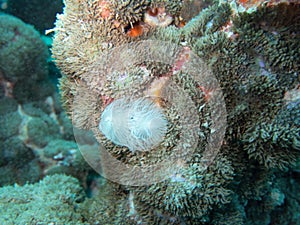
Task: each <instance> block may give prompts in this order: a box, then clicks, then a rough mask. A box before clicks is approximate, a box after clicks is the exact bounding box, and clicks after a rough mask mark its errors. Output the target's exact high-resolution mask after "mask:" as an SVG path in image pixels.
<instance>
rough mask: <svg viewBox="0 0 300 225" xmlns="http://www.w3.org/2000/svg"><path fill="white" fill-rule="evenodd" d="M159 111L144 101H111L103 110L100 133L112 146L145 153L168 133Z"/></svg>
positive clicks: (165, 122)
mask: <svg viewBox="0 0 300 225" xmlns="http://www.w3.org/2000/svg"><path fill="white" fill-rule="evenodd" d="M167 126H168V122H167V119H166V118H165V116H164V114H163V112H162V110H161V109H160V108H159V107H158V106H156V105H155V103H154V102H153V101H151V100H149V99H147V98H138V99H135V100H131V99H128V98H121V99H117V100H115V101H113V102H112V103H111V104H109V105H108V106H107V107H106V108H105V110H104V111H103V113H102V115H101V119H100V123H99V129H100V131H101V132H102V133H103V134H104V135H105V137H106V138H108V139H109V140H111V141H112V142H113V143H114V144H116V145H120V146H126V147H128V148H129V149H130V150H131V151H133V152H134V151H136V150H138V151H146V150H150V149H152V148H153V147H155V146H157V145H158V144H159V143H160V142H161V141H162V140H163V137H164V136H165V134H166V132H167Z"/></svg>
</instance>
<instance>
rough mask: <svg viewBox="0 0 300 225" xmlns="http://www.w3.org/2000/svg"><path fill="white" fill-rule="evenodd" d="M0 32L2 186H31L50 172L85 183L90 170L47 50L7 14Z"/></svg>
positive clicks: (0, 20) (0, 17)
mask: <svg viewBox="0 0 300 225" xmlns="http://www.w3.org/2000/svg"><path fill="white" fill-rule="evenodd" d="M0 30H1V35H0V59H1V60H0V102H1V104H0V125H1V131H0V153H1V154H0V162H1V163H0V172H1V174H2V175H1V179H0V185H1V186H3V185H8V184H14V183H18V184H20V185H21V184H24V183H27V182H29V183H32V182H36V181H38V180H39V179H40V178H41V177H43V176H44V175H47V174H50V173H51V174H53V173H67V174H72V175H74V176H76V177H79V178H81V179H82V180H84V177H85V176H86V175H87V173H88V170H89V167H88V166H87V164H85V163H84V160H83V158H82V156H81V155H80V152H79V151H78V148H77V145H76V144H75V142H74V137H73V128H72V125H71V123H70V121H69V119H68V118H67V116H66V114H65V113H64V111H63V110H62V108H61V105H60V104H59V99H58V96H57V93H56V89H55V86H54V84H53V83H52V82H51V80H50V78H49V76H48V75H49V71H48V66H47V60H48V57H49V53H48V49H47V46H46V45H45V44H44V43H43V41H42V40H41V38H40V35H39V33H38V32H37V31H36V30H34V28H33V27H32V26H30V25H27V24H25V23H23V22H22V21H21V20H19V19H17V18H15V17H13V16H11V15H6V14H1V15H0ZM55 142H56V144H59V145H60V148H59V149H58V147H57V146H55V144H54V143H55ZM51 151H52V152H55V154H50V152H51ZM83 182H84V181H83Z"/></svg>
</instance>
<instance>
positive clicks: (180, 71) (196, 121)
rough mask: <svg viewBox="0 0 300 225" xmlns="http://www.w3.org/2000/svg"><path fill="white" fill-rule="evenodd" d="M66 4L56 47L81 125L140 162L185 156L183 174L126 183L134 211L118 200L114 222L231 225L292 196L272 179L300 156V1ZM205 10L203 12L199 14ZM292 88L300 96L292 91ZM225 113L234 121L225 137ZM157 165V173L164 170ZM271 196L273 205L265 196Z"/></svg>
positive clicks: (115, 152) (68, 101)
mask: <svg viewBox="0 0 300 225" xmlns="http://www.w3.org/2000/svg"><path fill="white" fill-rule="evenodd" d="M65 5H66V6H65V8H64V13H63V14H60V15H58V16H57V18H58V19H57V22H56V27H55V28H54V30H53V31H54V32H55V37H54V44H53V49H52V51H53V56H54V58H55V61H56V63H57V65H58V66H59V68H60V69H61V70H62V72H63V74H64V76H63V77H62V79H61V80H60V90H61V94H62V99H63V104H64V106H65V108H66V110H67V112H68V113H69V114H70V115H71V116H72V120H73V123H74V124H75V125H76V127H78V128H80V129H83V130H88V131H92V132H93V135H94V136H95V138H96V140H97V142H98V143H99V144H100V146H102V147H103V148H104V149H105V151H106V152H108V153H109V154H110V155H111V156H112V157H113V158H114V159H117V161H118V162H120V163H122V164H125V165H127V166H128V167H132V168H133V169H132V171H134V170H135V169H136V168H141V170H143V168H144V169H145V168H147V165H148V166H149V167H151V166H155V165H157V164H159V165H162V162H165V161H167V160H168V159H170V160H173V158H176V160H174V161H172V162H173V164H174V165H173V167H172V168H174V172H173V173H172V172H171V173H167V172H166V174H167V175H168V176H166V177H164V179H160V180H159V181H158V182H152V183H150V184H149V183H147V185H144V186H143V185H139V186H135V187H134V186H130V185H128V186H127V185H126V184H128V183H126V184H125V185H123V186H122V188H121V190H119V191H118V192H119V193H120V191H121V192H122V191H123V192H124V193H127V194H128V200H127V203H125V204H127V210H128V211H126V209H123V208H122V209H119V215H123V216H121V217H120V218H116V219H115V220H114V219H112V221H118V222H114V223H124V224H133V223H134V224H206V223H207V224H220V221H223V219H224V218H227V219H225V220H226V221H228V220H229V221H228V224H229V223H230V221H231V220H232V221H234V222H232V223H233V224H241V223H242V222H241V221H246V214H247V216H250V215H251V216H252V215H253V213H254V211H255V210H257V211H259V212H261V213H262V212H263V211H260V210H262V209H263V208H264V205H265V204H270V206H268V207H269V208H268V213H271V212H275V211H276V210H277V209H276V204H277V205H282V202H280V203H278V202H276V200H275V199H271V195H272V193H273V191H275V189H274V188H275V187H276V186H277V185H278V184H276V182H275V183H273V184H271V183H268V180H270V179H271V178H272V177H273V176H276V175H275V174H276V171H279V170H286V169H287V168H289V167H290V166H292V165H293V164H295V163H296V162H297V157H298V155H299V149H300V137H299V120H298V119H297V118H299V107H300V106H299V88H297V87H299V65H300V64H299V59H300V55H299V51H297V50H296V49H299V41H298V40H299V28H300V27H299V22H297V18H298V16H297V15H299V13H300V8H299V4H298V3H292V2H286V1H284V2H281V1H277V2H269V3H268V4H265V3H263V2H260V1H247V2H245V1H240V2H239V1H220V2H218V1H215V2H212V3H211V5H210V6H208V7H206V8H205V6H204V5H201V4H199V2H197V1H195V2H192V1H191V2H189V1H186V2H184V1H159V0H157V1H147V0H144V1H130V0H128V1H104V0H102V1H101V0H99V1H76V0H68V1H65ZM197 7H198V11H200V13H197V12H196V13H194V15H193V16H191V15H190V13H192V12H193V9H194V10H195V8H197ZM202 8H203V9H202ZM193 54H195V55H196V56H197V57H199V58H198V59H195V57H194V58H193ZM196 65H197V66H196ZM213 77H215V78H216V80H214V81H213ZM216 83H218V85H217V84H216ZM292 90H297V91H296V96H297V97H295V98H294V100H291V101H287V100H285V96H287V95H288V94H287V93H291V91H292ZM175 93H177V95H176V97H174V96H175ZM171 95H174V96H173V97H171ZM141 99H147V100H141ZM216 99H218V100H220V101H216ZM223 103H224V105H225V107H223ZM214 107H215V108H214ZM129 111H131V112H129ZM221 111H222V113H218V112H221ZM224 114H226V115H225V116H226V119H225V120H224V119H223V118H222V116H224ZM187 118H188V119H187ZM219 121H223V122H224V121H225V122H226V132H224V135H225V136H224V138H221V137H223V136H222V132H220V130H222V128H224V126H218V124H219ZM218 132H219V133H218ZM214 134H216V135H215V136H214ZM217 137H220V140H219V139H218V138H217ZM212 139H213V140H214V141H215V142H214V143H210V142H212ZM144 149H148V150H147V151H143V150H144ZM149 149H150V150H149ZM191 149H192V150H191ZM207 149H210V151H208V150H207ZM90 154H91V153H90ZM93 154H94V153H93ZM187 154H188V156H187ZM102 155H103V154H102ZM175 155H176V156H175ZM208 156H211V158H213V160H211V161H209V160H207V159H209V158H207V157H208ZM102 157H103V156H102ZM87 158H89V157H87ZM102 161H108V159H106V158H102ZM92 164H93V163H92ZM104 164H105V163H104ZM99 166H100V164H99ZM99 166H97V164H94V165H93V167H94V168H96V170H97V171H98V172H99V173H101V174H102V175H103V176H105V177H107V178H108V179H109V178H110V176H111V173H110V172H109V170H107V168H108V167H104V168H105V171H106V172H103V171H101V170H100V169H99V168H100V167H99ZM97 168H98V169H97ZM124 168H126V167H124ZM151 168H152V167H151ZM114 171H116V170H114ZM158 171H160V172H158V173H159V174H155V175H154V176H157V177H162V175H163V174H164V173H163V172H162V171H161V170H159V169H158ZM255 171H256V172H255ZM254 173H258V174H259V175H255V174H254ZM128 174H130V172H126V171H124V177H122V176H121V177H120V179H119V181H120V183H121V184H124V183H122V180H124V179H125V177H126V176H129V175H128ZM133 176H137V177H139V176H138V175H136V174H134V175H133ZM142 176H146V177H147V175H146V174H145V173H144V175H141V177H142ZM111 177H113V176H111ZM129 177H130V176H129ZM141 179H142V178H141ZM112 180H113V179H112ZM114 181H116V180H114ZM238 184H239V185H238ZM112 185H113V184H112ZM253 189H256V190H255V191H254V190H253ZM276 190H277V194H279V195H284V190H282V189H280V190H279V189H276ZM278 191H279V192H278ZM111 195H114V196H115V198H116V199H118V198H119V199H120V198H122V197H120V196H119V194H117V193H114V192H112V193H111ZM263 196H264V197H263ZM262 198H269V200H268V201H269V202H268V203H266V202H265V201H262V200H261V201H260V202H259V203H258V201H259V200H258V199H262ZM266 201H267V200H266ZM255 202H257V204H258V207H255V208H256V209H254V208H253V205H255V204H256V203H255ZM107 207H109V206H107ZM227 207H230V210H226V208H227ZM99 210H100V211H101V209H99ZM224 210H225V211H224ZM264 213H265V212H264ZM224 216H225V217H224ZM222 218H223V219H222ZM228 218H230V219H228ZM259 220H261V221H263V222H261V223H262V224H264V223H266V221H268V220H272V218H270V217H268V218H265V217H264V218H263V216H262V218H260V219H259ZM120 221H122V222H120ZM111 223H113V222H111ZM275 223H276V222H275ZM225 224H226V222H225ZM266 224H267V223H266Z"/></svg>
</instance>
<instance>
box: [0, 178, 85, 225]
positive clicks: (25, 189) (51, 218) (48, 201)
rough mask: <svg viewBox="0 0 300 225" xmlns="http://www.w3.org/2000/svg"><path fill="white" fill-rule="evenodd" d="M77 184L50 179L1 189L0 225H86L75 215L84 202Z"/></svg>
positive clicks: (80, 217)
mask: <svg viewBox="0 0 300 225" xmlns="http://www.w3.org/2000/svg"><path fill="white" fill-rule="evenodd" d="M83 197H84V194H83V190H82V188H81V187H80V185H79V182H78V180H76V179H75V178H72V177H68V176H66V175H53V176H47V177H45V178H44V179H43V180H41V181H40V182H39V183H36V184H26V185H24V186H18V185H15V186H6V187H2V188H0V209H1V212H2V215H1V218H0V223H1V224H28V223H32V224H51V223H54V224H68V223H72V224H85V223H83V222H80V221H82V220H83V216H82V215H81V214H80V213H78V212H77V211H76V208H77V206H78V203H79V202H81V201H82V200H83Z"/></svg>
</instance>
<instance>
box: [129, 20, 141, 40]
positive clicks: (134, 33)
mask: <svg viewBox="0 0 300 225" xmlns="http://www.w3.org/2000/svg"><path fill="white" fill-rule="evenodd" d="M143 32H144V30H143V26H142V25H141V24H139V23H138V24H136V25H134V26H133V27H132V28H130V29H129V30H128V31H127V33H126V34H127V35H128V36H129V37H133V38H135V37H139V36H141V35H142V34H143Z"/></svg>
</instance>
